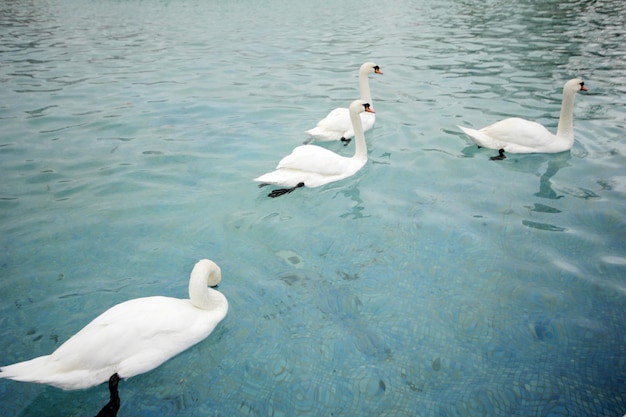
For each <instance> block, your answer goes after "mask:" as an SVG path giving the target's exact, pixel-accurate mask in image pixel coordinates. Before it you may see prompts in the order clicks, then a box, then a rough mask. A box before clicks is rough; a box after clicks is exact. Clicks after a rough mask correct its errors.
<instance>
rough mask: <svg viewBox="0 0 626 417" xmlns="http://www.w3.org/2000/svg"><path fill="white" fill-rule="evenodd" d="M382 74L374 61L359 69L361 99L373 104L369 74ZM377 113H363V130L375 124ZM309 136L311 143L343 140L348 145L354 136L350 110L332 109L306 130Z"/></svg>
mask: <svg viewBox="0 0 626 417" xmlns="http://www.w3.org/2000/svg"><path fill="white" fill-rule="evenodd" d="M371 73H375V74H382V71H381V70H380V67H379V66H378V65H376V64H375V63H373V62H366V63H365V64H363V65H361V68H360V69H359V90H360V94H361V100H363V101H365V102H366V103H369V104H370V105H372V106H373V104H372V95H371V93H370V82H369V74H371ZM375 121H376V115H375V114H374V113H361V123H362V124H363V131H364V132H367V131H368V130H370V129H371V128H372V127H373V126H374V122H375ZM306 133H308V135H309V138H308V139H307V140H306V141H305V142H304V143H305V144H307V143H310V142H311V141H312V140H317V141H320V142H328V141H333V140H341V141H342V142H343V143H344V145H347V144H348V143H350V141H351V140H352V139H351V138H352V137H353V136H354V130H353V129H352V123H351V122H350V112H349V110H348V109H347V108H345V107H338V108H336V109H334V110H332V111H331V112H330V113H328V115H327V116H326V117H325V118H323V119H322V120H320V121H319V122H318V123H317V126H315V127H314V128H313V129H309V130H307V131H306Z"/></svg>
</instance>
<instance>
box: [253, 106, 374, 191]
mask: <svg viewBox="0 0 626 417" xmlns="http://www.w3.org/2000/svg"><path fill="white" fill-rule="evenodd" d="M364 111H365V112H370V113H374V110H373V109H372V108H371V107H370V105H369V103H366V102H365V101H363V100H355V101H353V102H352V104H350V120H351V122H352V128H353V129H354V137H355V139H356V146H355V149H354V156H352V157H346V156H341V155H338V154H336V153H334V152H332V151H330V150H328V149H326V148H322V147H321V146H316V145H300V146H298V147H297V148H295V149H294V150H293V151H292V152H291V154H289V155H287V156H286V157H284V158H283V159H281V160H280V162H279V163H278V166H277V167H276V170H275V171H272V172H268V173H267V174H263V175H261V176H260V177H258V178H255V179H254V181H258V182H261V183H262V184H261V185H259V187H263V186H265V185H268V184H275V185H282V186H287V187H290V188H283V189H278V190H274V191H272V192H271V193H270V194H268V196H269V197H272V198H273V197H278V196H280V195H283V194H286V193H290V192H292V191H293V190H295V189H296V188H299V187H304V186H305V185H306V186H307V187H319V186H321V185H324V184H328V183H329V182H333V181H339V180H342V179H344V178H348V177H350V176H352V175H354V174H355V173H356V172H357V171H358V170H359V169H361V168H362V167H363V165H365V163H366V162H367V145H366V144H365V133H364V132H363V126H362V125H361V118H360V117H359V115H360V114H361V112H364Z"/></svg>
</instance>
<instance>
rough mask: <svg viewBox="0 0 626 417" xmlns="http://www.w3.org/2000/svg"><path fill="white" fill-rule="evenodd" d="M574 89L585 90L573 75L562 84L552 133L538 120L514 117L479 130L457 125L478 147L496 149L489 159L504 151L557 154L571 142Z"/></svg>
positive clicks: (572, 137)
mask: <svg viewBox="0 0 626 417" xmlns="http://www.w3.org/2000/svg"><path fill="white" fill-rule="evenodd" d="M578 91H587V87H585V83H584V82H583V81H582V80H580V79H578V78H574V79H573V80H569V81H568V82H567V83H565V86H564V87H563V104H562V106H561V115H560V117H559V127H558V129H557V132H556V135H555V134H553V133H551V132H549V131H548V130H547V129H546V128H545V127H543V126H542V125H540V124H539V123H536V122H531V121H529V120H525V119H520V118H518V117H513V118H509V119H504V120H501V121H499V122H496V123H494V124H492V125H489V126H487V127H483V128H482V129H480V130H474V129H470V128H467V127H463V126H458V127H459V129H461V130H462V131H463V132H465V134H466V135H468V136H469V137H470V138H472V140H473V141H474V142H476V143H477V144H478V146H484V147H485V148H490V149H498V153H499V156H494V157H491V159H504V158H506V157H505V156H504V152H511V153H557V152H563V151H567V150H568V149H571V147H572V145H574V120H573V119H574V98H575V96H576V92H578Z"/></svg>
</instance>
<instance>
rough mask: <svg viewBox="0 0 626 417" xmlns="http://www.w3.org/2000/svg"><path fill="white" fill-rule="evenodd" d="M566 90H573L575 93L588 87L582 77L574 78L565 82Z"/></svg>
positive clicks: (564, 88)
mask: <svg viewBox="0 0 626 417" xmlns="http://www.w3.org/2000/svg"><path fill="white" fill-rule="evenodd" d="M563 90H564V91H572V92H574V93H576V92H578V91H587V87H585V83H584V82H583V80H581V79H580V78H574V79H571V80H569V81H568V82H566V83H565V87H563Z"/></svg>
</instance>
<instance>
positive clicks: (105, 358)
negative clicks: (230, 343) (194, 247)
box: [0, 259, 228, 390]
mask: <svg viewBox="0 0 626 417" xmlns="http://www.w3.org/2000/svg"><path fill="white" fill-rule="evenodd" d="M221 277H222V274H221V270H220V268H219V266H217V264H215V263H214V262H213V261H210V260H208V259H203V260H200V261H199V262H198V263H196V265H195V266H194V268H193V271H192V272H191V276H190V279H189V299H179V298H171V297H161V296H155V297H144V298H135V299H132V300H129V301H125V302H123V303H120V304H117V305H115V306H113V307H111V308H110V309H108V310H107V311H105V312H104V313H102V314H101V315H99V316H98V317H96V318H95V319H94V320H93V321H91V323H89V324H88V325H87V326H85V327H83V328H82V330H80V331H79V332H78V333H76V334H75V335H74V336H72V337H71V338H70V339H68V340H67V341H66V342H65V343H63V344H62V345H61V346H59V348H58V349H57V350H55V351H54V352H53V353H51V354H50V355H46V356H40V357H37V358H35V359H31V360H29V361H25V362H19V363H15V364H13V365H8V366H3V367H1V368H0V377H1V378H8V379H13V380H16V381H25V382H35V383H40V384H48V385H52V386H55V387H58V388H62V389H65V390H72V389H84V388H89V387H92V386H94V385H98V384H101V383H103V382H105V381H107V380H109V378H110V377H111V376H112V375H114V374H118V375H119V377H120V378H130V377H132V376H135V375H139V374H142V373H144V372H148V371H150V370H152V369H154V368H156V367H157V366H159V365H161V364H162V363H164V362H165V361H167V360H168V359H170V358H171V357H173V356H175V355H177V354H179V353H180V352H182V351H184V350H185V349H187V348H189V347H191V346H193V345H195V344H196V343H198V342H200V341H202V340H204V339H205V338H206V337H207V336H208V335H209V334H211V332H212V331H213V329H214V328H215V326H217V324H218V323H219V322H220V321H221V320H222V319H223V318H224V317H225V316H226V313H227V312H228V301H227V300H226V297H224V295H223V294H222V293H220V292H219V291H216V290H214V289H211V288H208V287H207V286H216V285H217V284H218V283H219V282H220V280H221Z"/></svg>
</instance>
